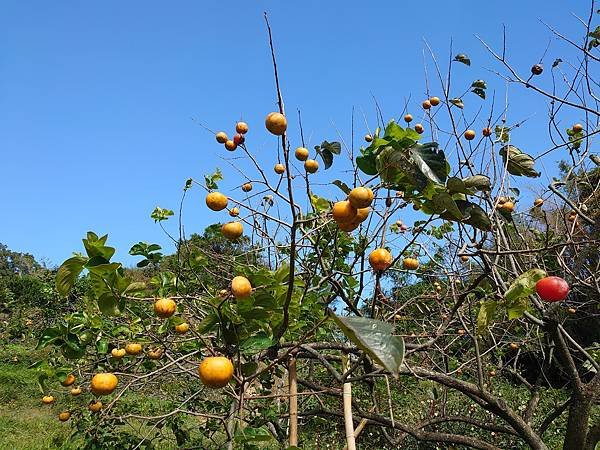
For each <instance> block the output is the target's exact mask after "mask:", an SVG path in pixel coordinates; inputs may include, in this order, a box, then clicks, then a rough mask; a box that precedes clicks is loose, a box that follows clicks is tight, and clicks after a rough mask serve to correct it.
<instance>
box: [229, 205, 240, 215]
mask: <svg viewBox="0 0 600 450" xmlns="http://www.w3.org/2000/svg"><path fill="white" fill-rule="evenodd" d="M229 215H230V216H231V217H237V216H239V215H240V209H239V208H238V207H237V206H234V207H233V208H231V209H230V210H229Z"/></svg>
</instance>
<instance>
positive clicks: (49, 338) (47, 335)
mask: <svg viewBox="0 0 600 450" xmlns="http://www.w3.org/2000/svg"><path fill="white" fill-rule="evenodd" d="M60 336H62V332H61V330H59V329H58V327H52V328H46V329H45V330H44V331H42V335H41V336H40V338H39V339H38V343H37V347H36V348H37V349H40V348H44V347H46V346H47V345H49V344H51V343H52V342H54V341H56V340H57V339H58V338H59V337H60Z"/></svg>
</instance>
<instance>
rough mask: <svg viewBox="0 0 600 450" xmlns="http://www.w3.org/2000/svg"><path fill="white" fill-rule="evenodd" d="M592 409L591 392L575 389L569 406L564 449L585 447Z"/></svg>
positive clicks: (577, 449)
mask: <svg viewBox="0 0 600 450" xmlns="http://www.w3.org/2000/svg"><path fill="white" fill-rule="evenodd" d="M591 410H592V395H591V393H588V392H587V389H583V391H575V392H574V394H573V400H572V401H571V406H570V407H569V418H568V420H567V433H566V434H565V442H564V444H563V450H581V449H584V448H585V445H586V440H587V434H588V421H589V418H590V413H591Z"/></svg>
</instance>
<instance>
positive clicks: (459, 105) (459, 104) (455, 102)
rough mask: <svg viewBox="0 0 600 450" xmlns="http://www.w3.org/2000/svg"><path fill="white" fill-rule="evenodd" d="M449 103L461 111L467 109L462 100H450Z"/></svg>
mask: <svg viewBox="0 0 600 450" xmlns="http://www.w3.org/2000/svg"><path fill="white" fill-rule="evenodd" d="M449 102H450V103H452V104H453V105H454V106H456V107H457V108H460V109H463V108H464V107H465V104H464V103H463V101H462V100H461V99H460V98H451V99H450V100H449Z"/></svg>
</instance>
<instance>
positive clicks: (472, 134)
mask: <svg viewBox="0 0 600 450" xmlns="http://www.w3.org/2000/svg"><path fill="white" fill-rule="evenodd" d="M464 136H465V139H466V140H467V141H472V140H473V139H475V130H467V131H465V134H464Z"/></svg>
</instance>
